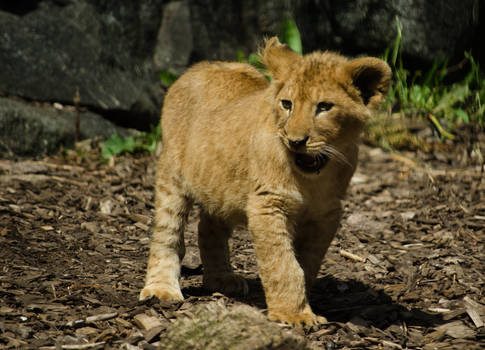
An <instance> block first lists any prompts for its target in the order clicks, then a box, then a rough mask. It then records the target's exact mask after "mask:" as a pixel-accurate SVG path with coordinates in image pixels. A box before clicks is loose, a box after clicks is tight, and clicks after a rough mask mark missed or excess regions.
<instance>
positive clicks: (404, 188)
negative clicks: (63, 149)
mask: <svg viewBox="0 0 485 350" xmlns="http://www.w3.org/2000/svg"><path fill="white" fill-rule="evenodd" d="M88 153H89V154H87V155H86V154H81V153H79V154H78V153H73V152H71V153H70V155H69V156H67V157H64V158H63V157H60V156H57V157H47V158H44V159H40V160H25V159H24V160H21V161H11V160H0V269H1V270H0V348H5V349H13V348H31V349H44V350H48V349H53V350H57V349H118V348H123V349H156V348H157V345H158V342H159V341H160V339H161V338H162V337H163V335H164V331H165V330H166V329H167V328H168V327H169V326H170V324H171V323H173V322H174V320H175V318H176V317H177V316H179V315H182V314H184V313H186V312H188V311H190V309H191V308H192V307H193V306H194V304H203V303H208V302H211V301H214V300H218V301H219V302H222V303H225V304H227V305H234V304H241V303H243V304H249V305H252V306H254V307H256V308H258V309H259V310H260V311H261V312H263V313H264V312H265V310H264V308H265V303H264V294H263V291H262V287H261V284H260V281H259V279H258V277H257V266H256V263H255V258H254V252H253V249H252V245H251V242H250V239H249V234H248V233H247V232H246V231H244V230H238V231H237V232H235V234H234V238H233V240H232V255H233V264H234V266H235V269H236V270H237V271H238V272H239V273H240V274H242V275H244V276H245V277H246V278H247V279H248V281H249V285H250V290H251V291H250V295H249V296H248V297H247V298H240V299H237V298H228V297H226V296H223V295H222V294H219V293H214V294H211V293H209V292H207V291H205V290H204V289H203V288H202V275H201V273H202V268H201V266H200V259H199V258H198V251H197V247H196V243H195V242H196V237H195V230H196V227H197V210H194V213H193V214H192V215H191V217H190V223H189V227H188V229H187V233H186V242H187V256H186V258H185V260H184V267H183V271H182V272H183V279H182V286H183V292H184V295H185V297H186V299H185V301H184V302H183V303H179V304H165V303H159V302H156V301H154V300H151V301H149V302H145V303H139V302H138V293H139V291H140V289H141V288H142V286H143V279H144V274H145V268H146V262H147V257H148V247H149V240H150V229H151V224H152V216H153V215H152V214H153V191H152V190H153V182H154V165H155V158H154V156H153V155H148V154H138V155H127V156H123V157H118V158H117V159H115V161H114V164H105V163H104V162H102V161H99V158H98V157H99V151H97V150H96V149H93V150H91V151H89V152H88ZM457 157H458V156H457V155H456V154H455V153H450V154H446V153H445V154H441V158H442V159H440V157H436V156H433V157H429V158H428V159H424V158H423V157H417V156H416V155H415V154H412V153H409V154H404V155H403V154H401V155H393V154H389V153H385V152H383V151H382V150H380V149H376V148H369V147H365V146H364V147H363V149H362V155H361V159H360V163H359V164H360V165H359V169H358V171H357V173H356V175H355V177H354V178H353V180H352V186H351V189H350V191H349V195H348V198H347V200H346V202H345V215H344V219H343V221H342V227H341V229H340V231H339V233H338V235H337V238H336V240H335V241H334V242H333V244H332V247H331V249H330V250H329V252H328V254H327V256H326V258H325V261H324V263H323V265H322V268H321V270H320V275H319V279H318V281H317V284H316V286H315V288H314V289H313V291H312V294H311V303H312V307H313V309H314V311H315V312H316V313H318V314H321V315H323V316H325V317H326V318H327V319H328V320H329V323H328V324H326V325H322V326H320V328H319V329H316V330H312V331H307V332H306V333H305V337H306V338H307V339H308V340H311V341H312V342H314V344H316V345H317V346H320V347H321V348H322V349H427V350H432V349H440V350H442V349H485V327H484V323H485V179H484V168H483V161H482V163H480V162H479V161H478V160H476V159H475V160H473V159H467V161H466V164H459V162H458V161H456V159H457ZM450 159H451V160H450ZM294 331H295V332H298V331H297V330H294Z"/></svg>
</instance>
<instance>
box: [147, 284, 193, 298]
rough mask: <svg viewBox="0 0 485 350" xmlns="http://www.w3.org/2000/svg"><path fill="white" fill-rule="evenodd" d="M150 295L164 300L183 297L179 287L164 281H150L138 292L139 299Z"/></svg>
mask: <svg viewBox="0 0 485 350" xmlns="http://www.w3.org/2000/svg"><path fill="white" fill-rule="evenodd" d="M151 297H157V298H158V299H160V300H166V301H183V300H184V297H183V295H182V291H181V290H180V288H179V287H178V286H177V287H174V286H171V285H169V284H166V283H152V284H148V285H146V286H145V288H143V289H142V291H141V292H140V297H139V300H140V301H143V300H145V299H149V298H151Z"/></svg>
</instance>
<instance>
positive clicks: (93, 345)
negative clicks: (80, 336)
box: [39, 341, 106, 350]
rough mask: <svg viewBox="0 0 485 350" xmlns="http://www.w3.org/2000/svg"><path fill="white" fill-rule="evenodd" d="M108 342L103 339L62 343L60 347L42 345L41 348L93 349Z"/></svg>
mask: <svg viewBox="0 0 485 350" xmlns="http://www.w3.org/2000/svg"><path fill="white" fill-rule="evenodd" d="M105 344H106V342H105V341H102V342H99V343H89V344H66V345H61V346H60V347H57V346H41V347H40V348H39V349H40V350H57V349H63V350H83V349H92V348H97V347H101V346H102V345H105Z"/></svg>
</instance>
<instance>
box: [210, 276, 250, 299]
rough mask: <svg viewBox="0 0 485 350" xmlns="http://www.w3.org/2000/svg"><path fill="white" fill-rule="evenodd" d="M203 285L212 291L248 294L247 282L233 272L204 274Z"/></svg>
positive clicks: (226, 293)
mask: <svg viewBox="0 0 485 350" xmlns="http://www.w3.org/2000/svg"><path fill="white" fill-rule="evenodd" d="M204 287H205V288H207V289H208V290H210V291H212V292H221V293H223V294H225V295H241V296H246V295H248V292H249V288H248V283H247V282H246V280H245V279H244V277H241V276H239V275H236V274H234V273H224V274H214V275H208V276H205V275H204Z"/></svg>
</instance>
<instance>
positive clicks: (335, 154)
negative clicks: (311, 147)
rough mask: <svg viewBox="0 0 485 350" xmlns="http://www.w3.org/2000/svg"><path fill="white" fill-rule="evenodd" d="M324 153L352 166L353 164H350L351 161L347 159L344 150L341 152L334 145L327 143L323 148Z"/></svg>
mask: <svg viewBox="0 0 485 350" xmlns="http://www.w3.org/2000/svg"><path fill="white" fill-rule="evenodd" d="M322 153H323V154H325V155H326V156H328V157H329V158H333V159H335V160H336V161H338V162H340V163H341V164H343V165H346V166H348V167H352V164H350V162H349V161H348V160H347V158H346V157H345V155H344V154H343V153H342V152H340V151H339V150H338V149H336V148H335V147H333V146H332V145H329V144H326V145H325V146H324V148H323V152H322Z"/></svg>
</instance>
